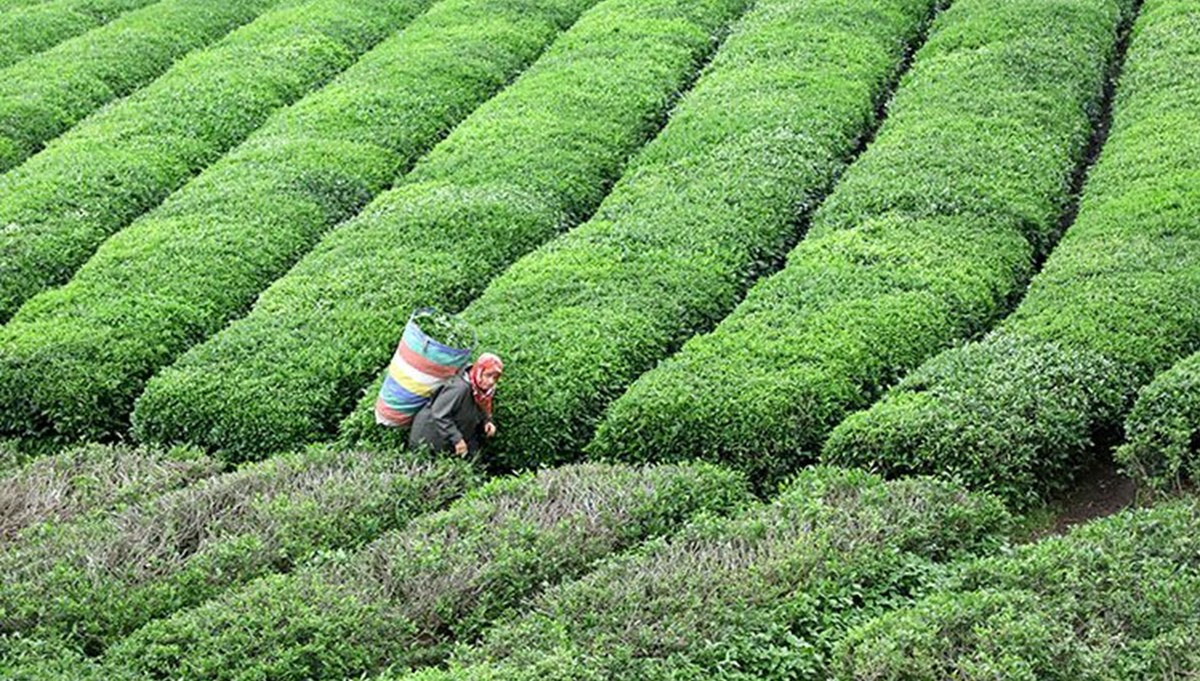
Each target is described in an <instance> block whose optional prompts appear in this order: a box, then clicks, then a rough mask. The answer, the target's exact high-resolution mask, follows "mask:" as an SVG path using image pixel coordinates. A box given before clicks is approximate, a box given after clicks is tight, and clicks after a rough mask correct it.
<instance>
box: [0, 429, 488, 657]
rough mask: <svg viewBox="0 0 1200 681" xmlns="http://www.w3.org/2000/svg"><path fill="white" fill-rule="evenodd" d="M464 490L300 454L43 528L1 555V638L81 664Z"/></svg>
mask: <svg viewBox="0 0 1200 681" xmlns="http://www.w3.org/2000/svg"><path fill="white" fill-rule="evenodd" d="M474 484H475V474H474V472H473V471H472V470H471V469H470V467H469V466H468V465H467V464H465V463H463V462H462V461H459V460H455V461H444V462H428V461H422V460H419V459H415V458H412V457H403V458H402V457H394V456H380V455H378V454H374V453H368V452H353V453H342V452H337V451H334V450H329V449H320V448H312V449H310V450H307V451H303V452H298V453H295V454H289V455H283V456H279V457H275V458H273V459H270V460H268V461H265V462H262V463H260V464H256V465H253V466H249V467H244V468H242V469H240V470H238V471H236V472H232V473H227V474H224V475H219V476H216V477H211V478H207V479H205V480H201V481H199V482H197V483H195V484H193V485H191V486H189V487H187V488H184V489H181V490H177V491H174V492H170V493H167V494H164V495H162V496H158V497H155V498H153V499H149V500H146V501H144V502H141V503H138V504H134V505H131V506H129V507H128V508H125V509H123V510H120V511H119V512H117V513H108V514H99V515H96V516H93V517H85V518H82V519H81V520H80V521H79V522H75V523H63V524H51V525H47V526H45V527H44V528H42V531H39V532H37V533H25V534H24V535H22V537H21V541H19V542H16V543H12V544H9V545H8V546H7V547H6V548H5V550H4V551H3V552H0V634H9V635H12V634H20V635H21V636H22V637H26V638H29V637H32V638H47V637H50V638H53V637H54V636H62V637H66V639H67V640H68V641H69V642H71V643H72V644H73V645H75V646H77V647H78V648H79V649H81V650H82V651H84V652H85V653H87V654H89V655H94V654H96V653H98V652H100V651H102V650H103V649H104V648H105V647H106V646H107V645H109V644H110V643H112V642H113V641H115V640H117V639H118V638H120V637H122V636H124V635H126V634H128V633H130V632H131V631H133V630H134V629H136V628H138V627H140V626H142V625H143V624H145V623H146V622H147V621H149V620H152V619H154V618H157V617H162V616H164V615H168V614H170V613H172V612H175V611H176V610H179V609H180V608H185V607H189V606H194V605H196V604H198V603H200V602H202V601H204V600H207V599H209V598H212V597H213V596H216V595H217V594H219V593H221V592H222V591H224V590H225V589H227V588H229V587H230V586H233V585H236V584H240V583H244V582H247V581H250V580H251V579H254V578H256V577H260V576H262V575H265V574H270V573H273V572H282V571H287V570H289V569H291V568H292V567H293V566H294V565H297V564H299V563H302V562H304V561H305V560H307V559H308V558H310V557H311V556H313V555H314V554H316V553H317V552H320V551H323V550H329V549H337V548H353V547H355V546H358V545H361V544H363V543H365V542H367V541H369V540H371V539H373V538H374V537H375V536H377V535H378V534H380V533H382V532H384V531H387V530H389V529H392V528H395V527H399V526H401V525H403V523H405V522H407V521H408V520H409V519H410V518H411V517H414V516H416V515H420V514H421V513H426V512H429V511H432V510H434V509H437V508H440V507H443V506H445V505H446V504H447V503H448V502H449V501H450V500H452V499H453V498H454V497H456V496H458V495H459V494H461V493H462V492H463V491H464V490H465V489H467V488H470V487H473V486H474Z"/></svg>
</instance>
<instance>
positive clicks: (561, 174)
mask: <svg viewBox="0 0 1200 681" xmlns="http://www.w3.org/2000/svg"><path fill="white" fill-rule="evenodd" d="M584 4H585V3H581V2H578V0H576V1H575V2H572V3H557V4H555V3H551V4H546V3H539V4H538V6H544V7H546V8H548V9H553V8H559V13H557V14H550V15H548V16H547V15H543V16H546V18H547V20H549V19H552V18H553V19H558V20H556V21H547V23H546V24H543V25H542V27H541V28H538V29H537V30H536V32H535V31H534V28H535V27H530V26H527V25H526V24H525V21H526V20H525V19H524V18H523V17H525V16H528V14H529V9H528V3H526V2H513V3H509V4H507V5H499V7H507V8H508V10H510V11H511V12H512V14H511V15H505V16H507V17H508V21H512V22H513V23H512V24H511V25H510V24H508V23H506V22H505V23H500V22H497V23H496V24H495V28H496V30H497V32H498V33H499V35H498V36H497V38H494V39H492V40H494V41H495V42H497V43H500V44H505V43H512V44H515V45H518V46H523V47H522V51H523V52H524V53H525V54H527V55H529V56H532V55H531V53H532V52H533V51H534V48H535V46H536V45H537V44H536V43H530V42H529V39H528V38H527V37H526V38H522V37H521V36H528V35H537V36H540V37H541V38H542V39H543V40H544V41H548V40H549V39H550V37H551V36H552V35H553V33H554V32H555V31H557V30H559V29H560V28H562V24H563V22H562V21H561V18H564V17H566V16H574V14H573V13H572V14H567V13H566V12H565V10H567V9H573V10H574V11H575V12H579V11H581V10H582V9H583V8H584ZM473 6H474V7H477V8H478V9H476V10H475V11H473V12H472V13H471V16H470V19H471V21H470V22H468V23H464V25H463V26H462V28H461V31H462V34H463V35H464V37H465V36H475V35H477V34H478V31H479V30H480V29H479V24H478V21H477V18H478V15H479V14H487V15H489V16H494V15H495V13H496V12H497V7H498V6H497V5H496V4H495V3H494V2H490V3H475V4H474V5H473ZM742 6H743V1H742V0H711V1H705V2H693V1H688V2H684V1H683V0H653V1H652V2H650V1H645V0H609V1H608V2H605V3H603V4H601V5H598V6H596V7H594V8H593V9H591V10H589V11H588V12H587V13H586V14H585V15H584V16H583V17H582V18H581V19H580V20H579V21H578V23H577V24H575V25H574V26H572V27H571V29H570V30H569V31H567V32H566V33H565V34H564V35H563V36H562V37H561V38H559V39H558V40H557V41H555V42H554V44H553V45H552V46H551V47H550V48H549V49H548V50H547V51H546V53H545V54H544V55H543V56H542V57H541V58H540V59H539V60H538V61H537V62H536V63H534V64H533V65H532V66H531V67H530V68H529V70H528V71H527V72H525V73H524V74H523V75H522V76H521V78H520V79H518V80H517V81H516V82H514V83H513V84H512V85H511V86H509V87H508V88H506V89H505V90H504V91H503V92H501V93H500V94H499V95H497V96H496V97H495V98H493V99H492V100H490V101H488V103H487V104H486V105H484V106H482V107H481V108H480V109H479V110H478V111H476V112H475V113H474V114H472V115H471V116H470V117H468V118H467V119H466V120H464V121H463V122H462V123H461V124H460V125H459V126H458V127H457V128H455V129H454V131H453V132H452V133H451V134H450V135H449V136H448V137H447V138H446V139H445V140H444V141H443V142H442V143H441V144H439V145H437V146H436V147H435V148H434V149H433V150H432V151H431V152H430V153H429V154H428V155H427V156H426V157H425V158H423V159H422V160H421V161H420V162H419V163H418V164H417V165H416V167H414V168H413V170H412V172H410V173H409V174H408V175H407V176H406V177H405V178H404V179H403V180H402V181H401V183H400V185H399V186H398V187H397V188H395V189H393V190H392V191H389V192H387V193H385V194H382V195H381V196H379V198H377V199H376V200H375V202H374V203H372V204H371V205H370V206H368V207H367V208H366V209H365V210H364V212H363V213H362V214H361V215H360V216H358V217H357V218H355V219H354V220H352V221H350V222H348V223H346V224H344V225H341V226H340V227H338V228H337V229H335V230H334V231H333V232H331V233H330V234H329V235H328V236H326V237H325V239H324V240H323V241H322V242H321V243H320V244H319V246H318V247H317V248H316V249H314V251H313V252H312V253H311V254H309V255H308V256H306V257H305V258H304V259H303V260H301V261H300V263H299V264H297V265H296V266H295V267H294V268H293V269H292V270H291V271H290V272H288V274H287V275H285V276H284V277H283V278H281V279H280V280H278V281H277V282H275V283H274V284H273V285H272V286H271V287H270V288H269V289H267V290H266V291H265V292H263V293H262V294H261V295H260V296H259V298H258V302H257V304H256V306H255V308H254V309H253V310H252V311H251V312H250V313H249V314H248V315H247V316H246V317H245V318H243V319H241V320H239V321H237V322H235V323H233V324H232V325H230V326H229V328H227V329H225V330H224V331H222V332H221V333H219V334H218V335H217V336H215V337H214V338H213V339H212V340H210V341H208V342H206V343H204V344H202V345H200V346H198V347H197V348H195V349H194V350H193V351H191V352H190V353H188V354H187V355H186V356H185V357H184V358H183V359H182V360H180V361H179V362H178V363H177V364H176V365H175V366H173V367H172V368H170V369H168V370H167V371H165V372H163V373H162V374H161V375H160V376H159V377H157V378H156V379H154V380H153V381H151V383H150V384H149V385H148V386H147V389H146V392H145V394H144V395H143V396H142V397H141V398H139V401H138V403H137V405H136V410H135V414H134V421H135V424H136V428H135V432H136V434H137V436H138V437H139V438H144V439H151V440H156V441H174V440H176V439H183V440H187V441H192V442H199V443H202V444H204V445H206V446H211V447H215V448H220V449H222V450H224V451H226V452H228V455H229V456H232V457H239V458H242V457H252V456H260V455H261V454H262V453H263V452H269V451H272V450H274V449H283V448H288V447H294V446H296V445H297V444H299V443H303V442H305V441H310V440H314V439H318V438H320V437H321V436H322V435H326V434H328V433H330V432H332V431H333V430H334V429H335V426H336V424H337V421H338V419H339V418H340V417H341V416H342V415H343V414H345V412H346V411H348V410H349V408H350V406H351V405H352V404H353V401H354V400H355V399H356V398H357V397H358V396H359V393H358V392H357V391H358V390H359V388H361V387H362V385H363V384H364V383H366V382H367V381H368V380H369V378H370V377H371V376H373V375H375V374H376V372H378V371H379V368H380V367H381V366H385V365H386V364H387V361H388V358H389V357H390V354H391V352H392V349H393V348H394V347H395V343H396V341H397V340H398V338H399V334H400V330H401V329H402V328H403V325H404V322H405V320H406V319H407V317H408V315H409V313H410V312H411V311H412V310H413V309H415V308H419V307H424V306H427V305H434V306H436V307H438V308H440V309H443V310H454V309H457V308H459V307H461V306H462V305H464V304H465V303H466V302H467V301H468V300H470V298H471V297H472V296H473V295H474V294H475V293H477V292H478V291H479V290H481V288H482V287H483V285H484V284H486V282H487V280H488V279H489V277H490V276H492V275H493V274H495V273H497V272H499V271H501V270H502V269H503V268H504V267H505V266H506V265H507V264H508V263H510V262H511V261H512V260H514V259H515V258H517V257H518V256H519V255H520V254H521V253H524V252H526V251H528V250H530V249H532V248H533V247H534V246H536V245H537V244H538V243H541V242H543V241H545V240H546V239H548V238H550V236H551V235H553V234H555V233H556V232H557V231H559V230H561V229H563V228H565V227H568V226H570V225H573V224H576V223H578V222H579V221H580V220H582V219H584V218H585V217H586V216H587V215H588V214H589V213H590V211H591V210H593V209H594V208H595V206H596V205H597V204H598V203H599V202H600V200H601V198H602V197H603V196H604V193H605V192H606V190H607V188H608V186H609V184H610V183H611V182H612V181H613V180H614V179H615V178H616V177H617V176H618V175H619V174H620V172H621V169H622V167H623V165H624V162H625V160H626V159H627V158H628V156H629V155H630V154H631V153H632V152H633V151H634V150H635V149H637V147H638V146H639V145H641V144H642V143H643V142H644V141H645V139H646V138H647V137H648V136H649V135H651V134H653V132H654V130H655V129H656V128H657V127H658V125H660V124H661V119H662V117H663V116H664V114H665V113H666V111H667V110H668V109H669V107H670V104H671V103H672V102H673V101H674V99H675V97H676V96H677V93H678V92H679V91H680V90H681V89H683V88H685V87H686V86H687V84H688V83H689V81H690V79H691V77H692V76H693V75H694V74H695V73H696V71H697V70H698V68H699V63H700V62H701V61H703V59H704V58H705V56H706V55H707V54H708V53H709V52H710V51H711V50H712V49H713V47H714V36H717V35H719V34H720V33H721V31H722V27H723V26H724V25H726V24H727V23H728V22H729V21H730V20H731V19H732V18H733V17H734V16H736V14H737V13H738V11H739V10H740V9H741V8H742ZM518 17H521V18H518ZM425 44H426V45H437V46H439V47H438V49H439V50H441V49H443V48H442V47H440V46H443V45H446V46H445V48H444V49H445V50H447V51H448V52H447V53H448V54H456V53H462V54H467V55H471V54H474V53H475V52H476V50H478V49H479V48H478V47H471V48H470V49H464V48H460V47H457V46H456V45H453V44H451V45H447V44H446V42H445V36H444V35H439V34H437V33H430V34H428V35H427V37H426V38H425ZM470 44H474V43H470ZM488 44H490V43H484V45H485V46H486V45H488ZM439 54H444V53H442V52H439ZM438 66H439V67H440V64H438ZM455 72H457V69H456V70H455V71H454V72H452V73H455ZM508 72H509V73H511V70H510V71H508ZM460 87H461V86H460V85H459V84H458V80H457V78H455V79H450V80H448V82H446V84H445V89H446V91H454V90H455V89H457V88H460ZM439 89H440V88H439ZM487 91H488V88H485V87H480V88H479V96H480V97H482V96H483V95H484V94H485V92H487ZM433 95H435V96H436V97H445V96H446V94H444V93H442V92H436V93H433ZM424 97H425V95H424V94H423V95H422V97H421V98H420V99H419V100H418V101H424ZM547 102H554V105H553V106H547ZM429 129H431V130H435V129H438V128H436V127H434V126H432V125H431V126H429ZM321 161H322V162H324V160H323V159H322V160H321ZM214 262H215V260H214ZM224 267H229V266H224ZM208 269H210V268H208V267H205V268H201V270H200V271H201V272H204V273H205V274H204V276H203V277H202V278H198V279H197V282H196V284H195V287H199V288H205V287H207V286H208V285H209V284H208V281H207V280H208V279H209V275H208V273H207V270H208ZM230 269H231V271H236V270H234V269H233V268H232V267H231V268H230ZM224 288H226V289H228V288H231V287H228V286H226V287H224ZM192 290H194V289H193V288H189V291H192ZM155 295H158V294H157V293H156V294H155ZM189 295H193V296H194V295H195V294H189ZM206 296H207V297H208V298H210V299H211V298H212V296H211V294H206ZM206 328H211V327H206ZM170 333H174V331H170ZM144 335H145V334H144V333H139V334H138V335H137V336H133V337H131V341H130V342H131V343H138V344H139V347H141V345H142V344H144V342H145V341H144V338H143V336H144ZM154 337H158V336H157V335H155V336H154ZM139 352H140V353H141V354H143V355H145V354H146V353H145V351H139ZM139 362H140V360H139ZM129 363H131V364H133V363H134V362H132V360H130V361H129ZM144 364H145V363H144V362H141V365H144ZM377 390H378V384H376V385H374V386H372V399H373V397H374V395H375V394H377ZM215 395H220V396H222V398H223V399H221V400H213V399H209V398H208V397H205V396H215ZM230 401H232V402H233V404H232V405H231V404H230Z"/></svg>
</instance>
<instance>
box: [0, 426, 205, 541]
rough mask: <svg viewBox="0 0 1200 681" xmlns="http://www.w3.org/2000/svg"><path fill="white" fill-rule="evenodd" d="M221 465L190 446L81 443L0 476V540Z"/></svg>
mask: <svg viewBox="0 0 1200 681" xmlns="http://www.w3.org/2000/svg"><path fill="white" fill-rule="evenodd" d="M220 470H221V464H220V462H218V461H217V460H216V459H213V458H212V457H209V456H207V455H205V454H204V453H202V452H200V451H199V450H198V449H196V448H194V447H180V448H176V449H173V450H169V451H161V450H157V449H152V448H140V447H139V448H133V447H127V446H120V447H106V446H101V445H82V446H80V447H76V448H73V449H71V450H69V451H67V452H64V453H62V454H60V455H56V456H48V457H43V458H41V459H38V460H36V461H33V462H30V463H28V464H25V465H23V466H21V467H18V468H15V469H13V470H10V471H4V474H3V476H2V477H0V546H3V545H4V544H5V543H7V542H10V541H14V540H16V539H17V536H18V534H19V533H20V532H22V531H24V530H25V529H26V528H28V527H31V526H35V525H40V524H41V523H45V522H64V521H70V520H72V519H74V518H76V517H79V516H83V515H86V514H89V513H93V512H97V511H101V512H103V511H109V510H115V509H118V508H121V507H123V506H127V505H130V504H136V503H140V502H141V501H144V500H147V499H150V498H152V497H155V496H158V495H160V494H163V493H165V492H168V491H170V490H173V489H176V488H181V487H185V486H187V485H189V484H191V483H193V482H196V481H198V480H201V479H204V478H207V477H210V476H212V475H214V474H216V473H218V472H220Z"/></svg>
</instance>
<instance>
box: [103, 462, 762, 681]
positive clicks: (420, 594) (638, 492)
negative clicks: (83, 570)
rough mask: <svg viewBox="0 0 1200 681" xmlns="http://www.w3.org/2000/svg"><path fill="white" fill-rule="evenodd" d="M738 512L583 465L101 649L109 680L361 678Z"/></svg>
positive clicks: (696, 486) (701, 494) (742, 487)
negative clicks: (702, 522)
mask: <svg viewBox="0 0 1200 681" xmlns="http://www.w3.org/2000/svg"><path fill="white" fill-rule="evenodd" d="M749 502H750V495H749V493H748V486H747V485H746V482H745V479H744V478H743V477H741V476H740V475H738V474H735V473H730V472H727V471H722V470H720V469H717V468H714V467H712V466H708V465H703V464H702V465H697V466H664V467H658V468H641V469H631V468H625V467H613V466H606V465H596V464H588V465H581V466H570V467H564V468H559V469H554V470H545V471H541V472H539V473H538V474H537V475H525V476H521V477H517V478H507V479H496V480H493V481H492V482H491V483H489V484H488V485H486V486H484V487H483V488H480V489H479V490H476V491H475V492H472V493H470V494H468V495H467V496H466V497H465V498H463V499H461V500H459V501H457V502H455V503H454V504H453V505H452V506H451V507H450V508H449V509H447V510H445V511H442V512H438V513H434V514H431V515H427V516H422V517H420V518H417V519H416V520H414V521H413V522H412V523H411V524H409V526H408V527H407V528H405V529H403V530H400V531H395V532H392V533H389V534H388V535H384V536H383V537H381V538H380V539H378V540H376V541H375V542H374V543H372V544H371V545H369V546H367V547H365V548H364V549H363V550H362V551H361V552H359V553H357V554H355V555H353V556H350V557H347V558H345V559H344V560H340V561H331V562H328V563H325V564H322V565H317V566H315V567H313V568H312V569H305V570H302V571H300V572H298V573H295V574H292V575H280V576H276V577H271V578H267V579H263V580H259V581H256V582H254V583H252V584H250V585H248V586H247V587H245V588H243V589H241V590H238V591H235V592H232V593H229V594H227V595H226V596H224V597H222V598H220V599H218V600H214V601H211V602H209V603H207V604H205V605H203V606H201V607H199V608H196V609H194V610H189V611H186V612H181V613H179V614H177V615H176V616H174V617H172V618H170V619H166V620H160V621H157V622H153V623H151V624H149V625H147V626H146V627H144V628H143V629H141V630H140V631H138V632H136V633H135V634H134V635H132V636H131V637H129V638H128V639H126V640H124V641H122V642H121V643H119V644H117V645H116V646H114V647H112V648H110V649H109V651H108V653H107V654H106V656H105V657H104V659H103V660H101V662H102V664H103V665H104V667H105V668H107V669H109V670H111V671H112V673H113V674H114V675H119V674H120V673H121V672H132V675H133V676H135V677H145V678H188V679H193V680H196V681H200V680H203V679H214V680H215V679H233V678H269V679H274V680H276V681H285V680H287V679H297V680H298V679H308V680H309V681H314V680H317V679H330V680H333V679H343V678H364V675H369V674H371V673H373V672H377V671H378V670H380V669H381V668H382V667H384V666H385V665H389V664H390V665H392V667H393V668H395V669H404V668H409V667H418V666H424V665H429V664H435V663H437V662H440V661H442V660H443V659H444V658H445V656H446V654H447V652H448V650H449V648H450V646H451V644H453V643H455V642H456V641H471V640H474V639H475V638H477V637H478V636H479V635H480V634H481V633H482V632H483V630H484V629H485V628H486V627H488V626H490V625H491V624H492V623H494V622H495V621H497V620H498V619H505V618H507V617H509V616H510V614H511V612H512V611H513V610H514V609H516V608H518V607H519V606H520V604H521V602H522V601H523V600H524V599H526V598H528V597H530V596H531V595H533V594H535V593H536V592H538V591H540V590H542V589H544V588H546V587H547V586H549V585H552V584H555V583H557V582H559V581H562V580H564V579H569V578H573V577H577V576H579V575H581V574H583V573H584V572H585V571H586V570H587V569H589V567H590V566H591V564H592V563H593V562H594V561H597V560H599V559H601V558H604V557H606V556H607V555H609V554H611V553H614V552H617V551H621V550H623V549H625V548H627V547H630V546H633V545H636V544H637V543H639V542H642V541H644V540H646V539H647V538H650V537H657V536H661V535H667V534H670V533H671V532H672V531H673V530H674V529H676V528H677V527H678V526H679V525H682V524H683V523H684V522H685V521H687V520H688V519H690V518H692V517H693V516H695V515H696V514H698V513H702V512H706V513H716V514H723V513H726V512H730V511H733V510H736V509H738V508H741V507H744V506H746V505H747V504H748V503H749Z"/></svg>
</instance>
